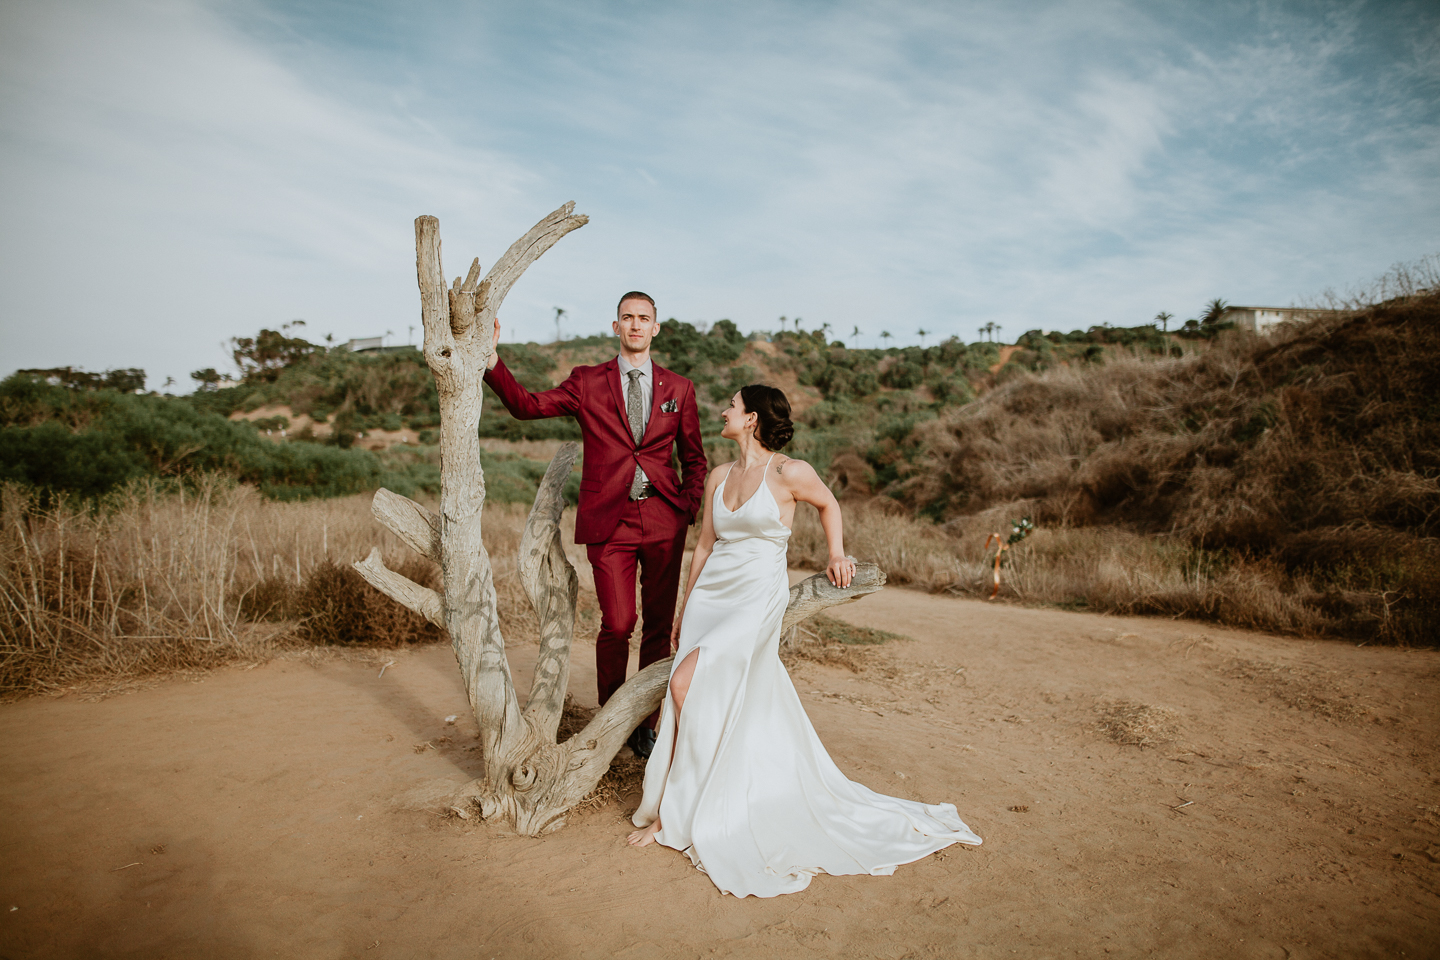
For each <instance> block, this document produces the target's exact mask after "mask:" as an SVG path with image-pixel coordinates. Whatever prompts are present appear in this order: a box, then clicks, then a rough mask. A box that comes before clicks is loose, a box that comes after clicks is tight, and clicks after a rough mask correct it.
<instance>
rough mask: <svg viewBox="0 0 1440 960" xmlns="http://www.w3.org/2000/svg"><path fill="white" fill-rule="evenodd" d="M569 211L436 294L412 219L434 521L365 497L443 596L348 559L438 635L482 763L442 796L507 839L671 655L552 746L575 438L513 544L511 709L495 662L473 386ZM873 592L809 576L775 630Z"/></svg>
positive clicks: (564, 805) (587, 759) (544, 823)
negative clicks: (435, 437)
mask: <svg viewBox="0 0 1440 960" xmlns="http://www.w3.org/2000/svg"><path fill="white" fill-rule="evenodd" d="M574 207H575V205H574V204H573V203H567V204H566V205H565V206H563V207H561V208H560V209H559V210H556V211H555V212H554V213H552V214H550V215H549V216H548V217H546V218H545V219H543V220H541V221H540V222H539V223H537V224H536V225H535V226H534V228H532V229H531V230H530V232H529V233H527V234H526V235H525V236H524V237H522V238H520V239H519V240H517V241H516V242H515V243H514V244H513V245H512V246H511V247H510V249H509V250H507V251H506V252H505V255H504V256H503V257H501V258H500V261H499V262H498V263H496V264H495V266H494V267H493V268H491V270H490V272H489V273H488V274H486V276H485V278H484V279H483V280H481V279H480V261H479V260H478V259H477V260H475V261H474V262H472V263H471V265H470V272H469V275H468V276H467V277H466V278H465V280H464V281H463V282H462V281H461V280H460V278H459V277H456V278H455V282H454V284H453V285H451V287H450V288H449V289H448V290H447V289H446V287H445V281H444V272H443V269H442V266H441V262H440V223H439V221H438V220H436V219H435V218H434V217H420V218H419V219H417V220H416V221H415V252H416V269H417V273H418V275H419V282H420V305H421V319H422V321H423V322H424V325H425V360H426V363H428V364H429V366H430V370H431V372H432V373H433V374H434V375H435V384H436V388H437V390H438V392H439V395H440V513H439V515H438V516H437V515H435V514H433V513H431V512H430V511H429V510H427V509H425V508H424V507H422V506H420V505H419V504H417V503H415V502H414V501H412V500H409V499H407V498H405V497H402V496H400V495H399V494H396V493H392V492H390V491H389V490H380V491H379V492H378V493H376V494H375V500H374V504H373V507H372V509H373V511H374V514H375V516H376V518H377V519H379V520H380V522H381V523H383V524H385V526H387V527H389V528H390V529H391V530H392V531H394V533H395V534H396V536H398V537H400V538H401V539H402V540H404V541H405V543H406V544H407V545H408V546H410V547H411V548H412V549H414V550H416V551H417V552H419V553H421V554H424V555H425V556H427V557H429V558H430V559H432V560H434V561H436V562H437V563H439V564H440V569H441V584H442V587H441V590H440V591H439V592H438V593H437V592H436V591H434V590H430V589H428V588H426V587H422V586H420V585H419V584H417V583H414V582H412V581H410V580H408V579H407V578H405V577H402V576H400V575H399V574H397V573H395V572H394V571H392V570H389V569H388V568H386V566H385V564H384V562H383V561H382V560H381V559H380V552H379V551H378V550H372V551H371V552H370V555H369V556H368V557H366V558H365V559H364V560H362V561H359V562H358V563H356V564H355V568H356V569H357V570H359V571H360V574H361V575H362V576H363V577H365V579H366V580H367V581H368V582H369V583H370V585H371V586H373V587H375V589H377V590H379V591H381V592H382V593H384V594H385V595H386V596H388V597H390V598H391V599H393V600H395V601H396V602H398V603H400V604H403V605H404V606H406V607H409V608H410V609H411V610H414V611H415V612H417V613H419V614H421V615H422V616H424V617H425V618H426V619H428V620H430V621H431V622H432V623H435V624H437V625H440V626H443V627H445V628H446V629H447V630H448V631H449V632H450V638H451V641H452V642H453V644H454V646H455V656H456V659H457V660H458V661H459V663H460V672H461V675H462V676H463V677H464V681H465V690H466V693H467V694H468V695H469V698H470V706H471V709H472V710H474V712H475V720H476V722H477V723H478V724H479V727H480V749H481V756H482V757H483V759H484V773H483V774H482V775H481V776H480V777H478V778H477V779H475V780H474V781H472V782H471V783H469V784H467V785H466V787H465V788H464V789H463V790H462V791H461V792H460V794H458V795H457V796H456V797H455V798H453V800H452V801H451V802H452V804H453V806H454V809H456V810H457V812H460V813H461V814H462V815H468V813H469V811H470V810H471V809H472V804H478V806H479V808H480V812H481V815H482V816H484V817H486V818H491V817H504V818H506V819H508V820H512V821H513V822H514V824H515V828H516V830H518V831H519V832H521V833H524V834H530V835H535V834H539V833H544V832H548V831H549V830H554V829H557V828H558V827H560V826H561V825H563V823H564V821H563V817H564V814H565V812H566V811H567V810H569V809H570V808H571V807H573V806H575V804H577V803H579V802H580V801H581V800H583V799H584V798H585V796H586V794H588V793H589V792H590V791H591V790H593V789H594V788H595V785H596V784H597V783H599V781H600V778H601V777H602V776H604V775H605V771H606V770H608V769H609V767H610V761H611V760H612V759H614V757H615V754H616V753H617V752H618V751H619V750H620V747H621V746H622V745H623V744H624V743H625V740H626V738H627V737H629V735H630V732H631V731H632V730H634V729H635V727H636V726H637V725H638V724H639V723H640V721H641V720H642V719H644V718H645V717H646V716H648V715H649V714H650V712H651V711H653V710H654V709H655V708H656V707H657V706H658V705H659V704H660V701H661V700H662V699H663V698H664V695H665V685H666V682H667V680H668V678H669V674H670V660H668V659H667V660H663V661H661V662H660V663H655V664H651V665H650V666H649V667H647V668H645V669H644V670H642V671H640V672H639V673H638V674H636V675H635V676H634V677H632V678H630V680H629V681H628V682H627V683H626V684H625V685H624V686H623V687H621V688H620V690H619V691H618V692H616V694H615V695H614V696H613V697H611V699H610V701H609V702H608V703H606V704H605V706H604V707H603V708H601V709H600V711H599V712H597V713H596V714H595V716H594V718H593V719H592V720H591V721H590V723H589V725H588V726H586V727H585V729H584V730H582V731H580V733H578V734H576V735H575V736H573V737H571V738H570V739H569V740H567V741H566V742H565V743H556V742H555V732H556V730H557V728H558V727H559V724H560V715H561V711H562V709H563V707H564V702H565V690H566V686H567V684H568V681H569V676H570V641H571V639H572V637H573V636H574V632H575V601H576V596H577V593H578V589H579V588H578V580H577V578H576V575H575V570H574V568H573V567H572V566H571V565H570V561H569V560H568V559H567V558H566V556H565V550H564V548H563V546H562V545H561V542H560V514H561V511H562V510H563V509H564V506H565V501H564V498H563V496H562V491H563V489H564V486H565V480H566V478H567V477H568V476H569V474H570V469H571V467H572V466H573V465H574V463H575V458H576V456H577V455H578V453H579V447H578V445H576V444H573V443H569V444H566V445H565V446H564V447H562V448H561V450H560V452H559V453H558V454H556V456H555V459H554V460H553V461H552V462H551V464H550V468H549V469H548V470H547V471H546V473H545V479H544V480H543V481H541V484H540V490H539V492H538V493H537V494H536V496H535V504H534V506H533V507H532V508H531V510H530V517H529V520H528V521H527V522H526V525H525V533H524V536H523V537H522V539H521V543H520V577H521V581H522V582H523V584H524V586H525V591H526V593H527V594H528V595H529V597H530V602H531V603H532V604H533V605H534V607H535V612H536V614H537V615H538V616H539V619H540V651H539V654H538V657H537V659H536V662H535V677H534V681H533V682H532V683H531V686H530V695H529V697H528V698H527V700H526V704H525V707H524V709H523V710H522V709H521V707H520V703H519V700H518V699H517V697H516V694H515V687H514V684H513V683H512V681H511V678H510V665H509V662H508V661H507V660H506V657H505V640H504V637H503V636H502V634H501V630H500V620H499V616H498V613H497V608H496V599H495V583H494V577H493V573H492V570H491V567H490V556H489V554H488V553H486V551H485V544H484V542H483V540H482V538H481V523H480V515H481V510H482V508H483V507H484V505H485V475H484V471H483V470H482V469H481V467H480V440H479V434H478V427H479V422H480V404H481V384H482V380H483V377H484V374H485V364H486V361H487V360H488V358H489V355H490V350H491V336H490V332H491V330H492V328H493V322H494V319H495V313H496V311H497V310H499V308H500V304H501V302H502V301H503V300H504V299H505V295H506V294H507V293H508V292H509V291H510V288H511V287H512V286H513V285H514V284H515V281H516V280H518V279H519V278H520V275H521V274H522V273H523V272H524V271H525V268H526V267H528V266H529V265H530V264H531V263H533V262H535V260H536V259H538V258H539V257H540V255H541V254H543V253H544V252H545V251H546V250H548V249H550V247H552V246H554V244H555V243H556V241H558V240H559V239H560V238H561V237H563V236H564V235H565V234H567V233H569V232H570V231H571V230H574V229H576V228H578V227H581V226H584V224H585V223H586V221H587V219H588V218H586V217H583V216H576V215H574V214H573V213H572V212H571V211H572V210H573V209H574ZM884 583H885V575H884V574H883V573H881V572H880V569H879V568H878V567H876V566H875V565H874V564H870V563H862V564H860V565H859V569H858V570H857V572H856V576H855V579H854V582H853V583H852V584H851V586H850V587H849V588H848V589H845V590H840V589H838V588H836V587H834V586H832V585H831V584H830V583H829V581H828V580H826V579H825V576H824V575H823V574H817V575H816V576H814V577H811V578H810V579H809V580H806V581H805V582H803V583H800V584H797V585H796V586H795V587H792V588H791V590H790V604H789V607H788V609H787V610H786V612H785V628H787V629H788V628H789V627H790V626H792V625H793V624H795V623H798V622H800V621H801V620H803V619H805V618H806V617H809V616H811V615H812V614H814V613H817V612H819V611H820V610H822V609H824V608H826V607H829V606H834V605H835V604H838V603H847V602H849V601H851V600H856V599H859V598H860V597H862V596H864V595H866V594H868V593H874V592H875V591H876V590H879V589H880V587H881V586H883V585H884Z"/></svg>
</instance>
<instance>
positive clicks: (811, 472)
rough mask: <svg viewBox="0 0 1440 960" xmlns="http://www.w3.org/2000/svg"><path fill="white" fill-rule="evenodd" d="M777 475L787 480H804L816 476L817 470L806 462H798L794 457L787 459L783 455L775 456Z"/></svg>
mask: <svg viewBox="0 0 1440 960" xmlns="http://www.w3.org/2000/svg"><path fill="white" fill-rule="evenodd" d="M774 469H775V473H776V474H777V475H778V476H780V477H782V478H784V479H786V480H803V479H808V478H809V477H813V476H815V468H814V467H812V466H810V464H808V463H806V462H805V461H804V460H796V459H795V458H794V457H787V456H785V454H783V453H777V454H775V466H774Z"/></svg>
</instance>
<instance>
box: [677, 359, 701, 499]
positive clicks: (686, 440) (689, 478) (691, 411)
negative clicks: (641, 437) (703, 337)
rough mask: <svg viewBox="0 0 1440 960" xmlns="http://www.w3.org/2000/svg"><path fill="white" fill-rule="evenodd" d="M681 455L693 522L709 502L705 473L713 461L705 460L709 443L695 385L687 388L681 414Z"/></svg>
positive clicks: (683, 484)
mask: <svg viewBox="0 0 1440 960" xmlns="http://www.w3.org/2000/svg"><path fill="white" fill-rule="evenodd" d="M675 445H676V446H677V447H678V448H679V453H680V496H681V498H682V499H683V500H684V501H685V502H686V504H687V505H688V506H687V508H688V510H689V513H690V522H691V523H694V522H695V515H696V514H697V513H699V512H700V505H701V503H702V502H703V501H704V500H705V474H706V472H707V471H708V470H709V461H707V460H706V458H705V444H704V442H703V441H702V440H701V439H700V411H699V408H698V406H697V404H696V402H695V384H693V383H692V384H690V385H689V386H688V387H686V388H685V396H684V398H683V401H682V407H681V414H680V430H679V433H678V434H677V436H676V437H675Z"/></svg>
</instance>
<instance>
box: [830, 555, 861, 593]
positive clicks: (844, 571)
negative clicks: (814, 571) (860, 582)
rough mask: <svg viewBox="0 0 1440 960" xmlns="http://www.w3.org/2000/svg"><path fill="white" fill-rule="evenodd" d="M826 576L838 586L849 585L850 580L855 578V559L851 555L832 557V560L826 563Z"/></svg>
mask: <svg viewBox="0 0 1440 960" xmlns="http://www.w3.org/2000/svg"><path fill="white" fill-rule="evenodd" d="M825 576H827V577H829V578H830V582H831V583H833V584H835V586H837V587H841V588H844V587H848V586H850V581H851V580H853V579H855V561H854V560H851V559H850V558H849V557H831V558H830V562H829V563H828V564H826V565H825Z"/></svg>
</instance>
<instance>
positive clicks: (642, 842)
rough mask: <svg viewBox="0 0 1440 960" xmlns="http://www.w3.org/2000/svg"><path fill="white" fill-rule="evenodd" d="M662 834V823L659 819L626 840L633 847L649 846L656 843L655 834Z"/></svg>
mask: <svg viewBox="0 0 1440 960" xmlns="http://www.w3.org/2000/svg"><path fill="white" fill-rule="evenodd" d="M659 832H660V821H659V820H658V819H657V820H656V821H655V822H654V823H652V824H650V826H648V827H646V828H645V829H644V830H636V831H635V832H634V833H632V834H630V836H629V837H627V838H626V842H628V843H629V844H630V846H632V847H644V846H649V845H650V844H652V843H654V842H655V834H657V833H659Z"/></svg>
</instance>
